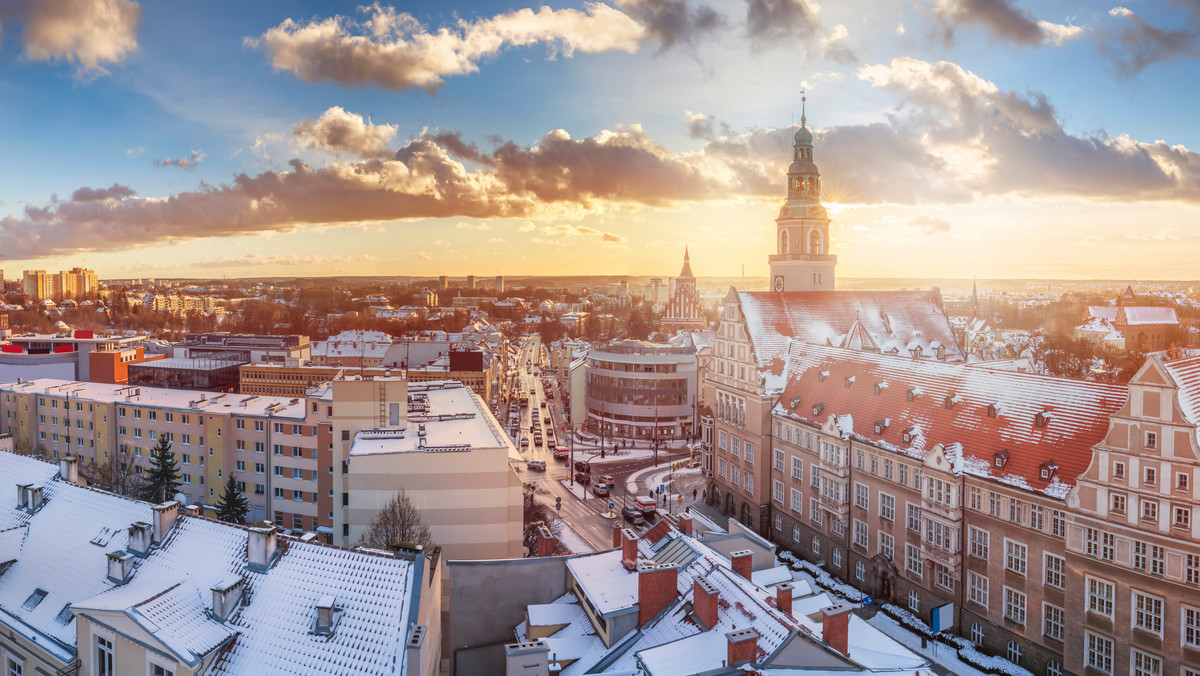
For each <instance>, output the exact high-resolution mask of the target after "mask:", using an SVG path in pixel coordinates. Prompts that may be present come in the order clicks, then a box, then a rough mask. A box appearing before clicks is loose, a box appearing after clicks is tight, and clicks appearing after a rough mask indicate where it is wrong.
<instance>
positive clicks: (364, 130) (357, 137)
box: [292, 106, 399, 157]
mask: <svg viewBox="0 0 1200 676" xmlns="http://www.w3.org/2000/svg"><path fill="white" fill-rule="evenodd" d="M398 129H399V128H398V127H397V126H396V125H394V124H371V123H370V122H367V121H365V120H363V117H362V115H358V114H357V113H348V112H346V111H345V110H343V109H342V108H341V107H340V106H334V107H332V108H330V109H329V110H326V111H325V112H324V113H321V117H320V119H317V120H314V119H312V118H305V119H303V120H301V121H300V122H299V123H297V124H296V125H295V126H294V127H292V136H293V137H295V139H296V140H297V141H298V142H299V143H300V145H301V146H303V147H305V148H312V149H316V150H324V151H325V152H329V153H333V154H335V155H340V154H342V153H349V154H352V155H357V156H359V157H386V156H388V155H391V154H392V151H391V150H389V149H388V147H387V146H388V143H391V141H392V139H393V138H394V137H395V136H396V131H397V130H398Z"/></svg>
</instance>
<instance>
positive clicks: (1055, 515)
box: [1050, 509, 1067, 538]
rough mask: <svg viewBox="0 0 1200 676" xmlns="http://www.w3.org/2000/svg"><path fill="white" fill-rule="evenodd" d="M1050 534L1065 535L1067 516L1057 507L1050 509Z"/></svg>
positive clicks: (1055, 535)
mask: <svg viewBox="0 0 1200 676" xmlns="http://www.w3.org/2000/svg"><path fill="white" fill-rule="evenodd" d="M1050 534H1051V535H1053V536H1054V537H1059V538H1061V537H1066V535H1067V517H1066V516H1065V515H1064V514H1063V513H1062V512H1061V511H1059V510H1057V509H1054V510H1051V511H1050Z"/></svg>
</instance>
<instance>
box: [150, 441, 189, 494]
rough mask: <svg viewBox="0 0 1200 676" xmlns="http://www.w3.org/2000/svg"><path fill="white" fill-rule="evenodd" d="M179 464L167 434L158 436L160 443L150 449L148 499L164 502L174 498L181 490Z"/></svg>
mask: <svg viewBox="0 0 1200 676" xmlns="http://www.w3.org/2000/svg"><path fill="white" fill-rule="evenodd" d="M181 485H182V484H180V483H179V465H178V464H176V463H175V454H174V453H172V452H171V443H170V442H169V441H167V438H166V436H165V435H164V436H161V437H159V438H158V445H157V446H155V447H154V448H152V449H150V471H149V472H148V473H147V476H146V499H147V500H149V501H150V502H155V503H162V502H166V501H167V500H174V499H175V494H176V493H178V492H179V487H180V486H181Z"/></svg>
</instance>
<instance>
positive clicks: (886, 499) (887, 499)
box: [879, 493, 896, 522]
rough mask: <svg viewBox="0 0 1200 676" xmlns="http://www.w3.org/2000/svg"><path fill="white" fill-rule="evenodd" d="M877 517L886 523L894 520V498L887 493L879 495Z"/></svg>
mask: <svg viewBox="0 0 1200 676" xmlns="http://www.w3.org/2000/svg"><path fill="white" fill-rule="evenodd" d="M879 517H880V518H882V519H885V520H887V521H892V522H895V520H896V498H894V497H892V496H890V495H888V494H887V493H880V494H879Z"/></svg>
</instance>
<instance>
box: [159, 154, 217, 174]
mask: <svg viewBox="0 0 1200 676" xmlns="http://www.w3.org/2000/svg"><path fill="white" fill-rule="evenodd" d="M206 157H208V155H205V154H204V151H203V150H193V151H192V154H191V155H188V156H187V157H180V158H179V159H175V160H173V159H170V158H166V159H162V160H154V166H156V167H179V168H180V169H187V170H188V171H191V170H192V169H195V168H196V166H197V165H199V164H200V163H201V162H203V161H204V158H206Z"/></svg>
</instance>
